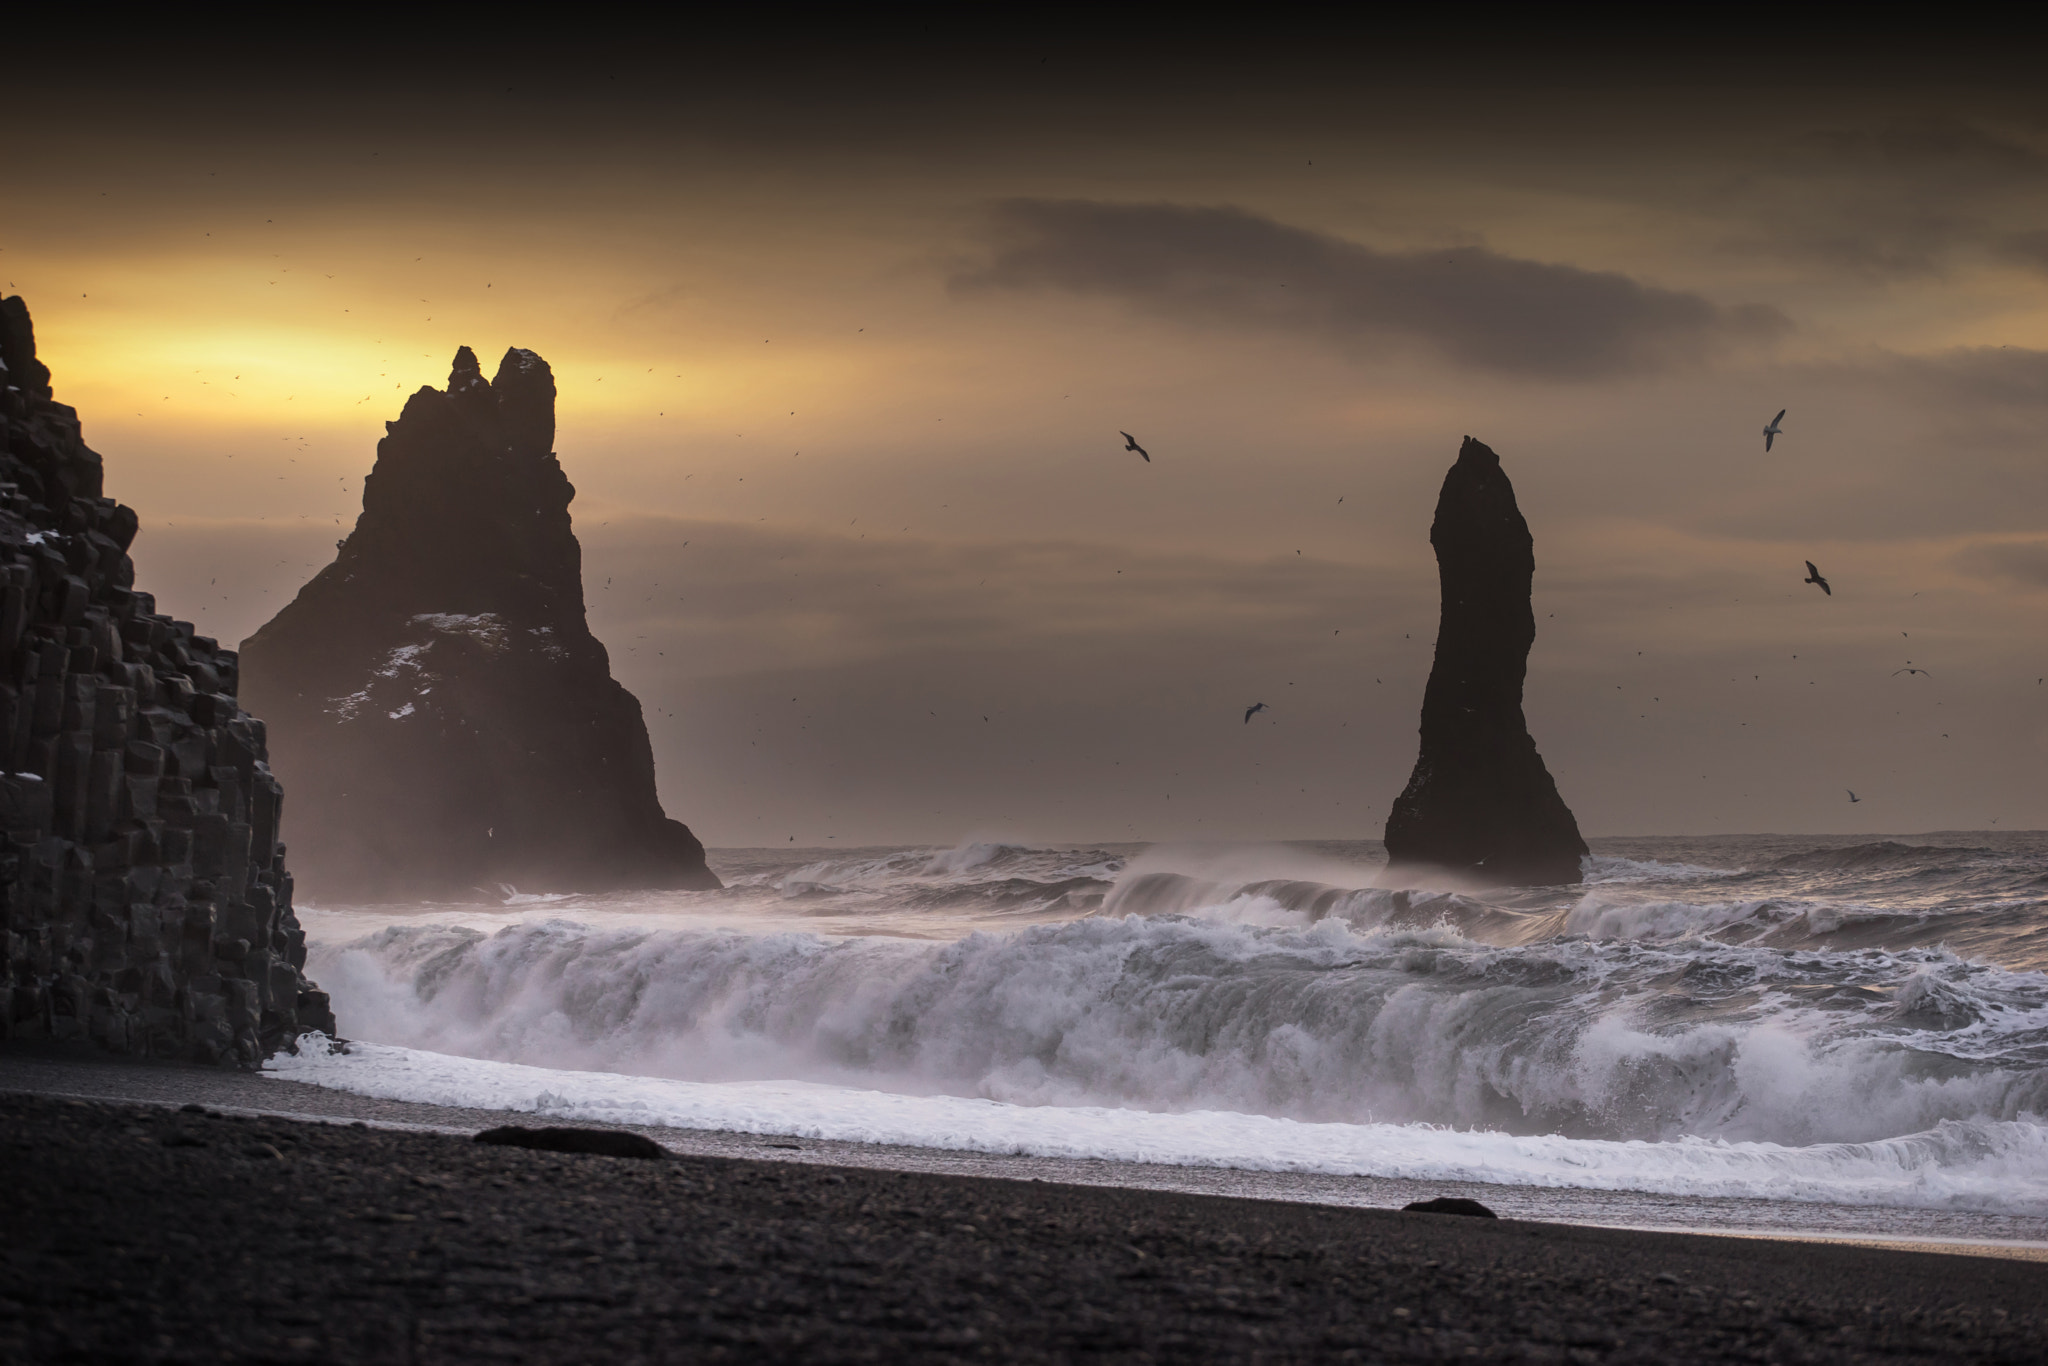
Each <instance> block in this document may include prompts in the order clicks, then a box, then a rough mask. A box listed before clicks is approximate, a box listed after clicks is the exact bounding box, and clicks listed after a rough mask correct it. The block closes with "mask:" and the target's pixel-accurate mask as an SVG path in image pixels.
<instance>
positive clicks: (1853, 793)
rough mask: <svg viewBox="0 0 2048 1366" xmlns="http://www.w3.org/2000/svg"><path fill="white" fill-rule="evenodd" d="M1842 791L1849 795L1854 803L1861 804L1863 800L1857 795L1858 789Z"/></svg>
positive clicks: (1850, 788)
mask: <svg viewBox="0 0 2048 1366" xmlns="http://www.w3.org/2000/svg"><path fill="white" fill-rule="evenodd" d="M1842 791H1844V792H1846V793H1848V794H1849V800H1850V801H1852V802H1860V801H1862V800H1863V799H1862V798H1861V797H1859V796H1857V795H1856V789H1854V788H1852V787H1845V788H1843V789H1842Z"/></svg>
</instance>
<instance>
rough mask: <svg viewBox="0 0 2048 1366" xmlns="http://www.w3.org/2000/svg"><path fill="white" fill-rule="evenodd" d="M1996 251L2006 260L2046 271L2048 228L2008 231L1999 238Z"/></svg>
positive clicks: (2047, 268) (2047, 267) (2047, 270)
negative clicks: (2030, 230) (2031, 230)
mask: <svg viewBox="0 0 2048 1366" xmlns="http://www.w3.org/2000/svg"><path fill="white" fill-rule="evenodd" d="M1997 251H1998V254H1999V255H2000V256H2002V257H2004V258H2005V259H2006V260H2008V261H2014V262H2017V263H2018V264H2020V265H2023V266H2032V267H2033V268H2034V269H2035V270H2038V271H2042V272H2044V273H2048V229H2039V230H2036V231H2034V232H2015V233H2008V234H2007V235H2006V236H2005V237H2003V238H2001V239H1999V242H1998V247H1997Z"/></svg>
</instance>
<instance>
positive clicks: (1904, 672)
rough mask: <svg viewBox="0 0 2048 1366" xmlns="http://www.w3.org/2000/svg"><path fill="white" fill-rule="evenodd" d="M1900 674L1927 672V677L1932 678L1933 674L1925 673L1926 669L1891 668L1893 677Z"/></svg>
mask: <svg viewBox="0 0 2048 1366" xmlns="http://www.w3.org/2000/svg"><path fill="white" fill-rule="evenodd" d="M1900 674H1927V676H1928V677H1929V678H1932V677H1934V675H1933V674H1929V673H1927V670H1925V669H1893V670H1892V677H1893V678H1897V677H1898V676H1899V675H1900Z"/></svg>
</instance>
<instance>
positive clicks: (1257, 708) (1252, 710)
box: [1244, 702, 1269, 726]
mask: <svg viewBox="0 0 2048 1366" xmlns="http://www.w3.org/2000/svg"><path fill="white" fill-rule="evenodd" d="M1266 710H1269V708H1268V707H1267V706H1266V704H1265V703H1264V702H1254V703H1252V705H1251V706H1249V707H1246V708H1245V711H1244V723H1245V724H1246V725H1247V726H1249V725H1250V724H1251V723H1252V718H1253V717H1254V716H1257V715H1258V714H1259V713H1260V712H1262V711H1266Z"/></svg>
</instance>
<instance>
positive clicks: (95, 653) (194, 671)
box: [0, 298, 334, 1064]
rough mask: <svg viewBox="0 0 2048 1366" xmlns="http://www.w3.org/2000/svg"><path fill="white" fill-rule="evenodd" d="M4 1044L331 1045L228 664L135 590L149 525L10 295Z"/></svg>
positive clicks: (166, 1053) (2, 596) (273, 812)
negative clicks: (321, 1040) (140, 543)
mask: <svg viewBox="0 0 2048 1366" xmlns="http://www.w3.org/2000/svg"><path fill="white" fill-rule="evenodd" d="M0 361H4V363H5V373H0V835H4V837H5V842H4V844H0V932H4V933H0V1038H7V1037H13V1038H26V1039H44V1040H57V1041H73V1042H77V1043H82V1044H83V1043H91V1044H97V1045H99V1046H100V1047H102V1048H106V1049H109V1050H112V1051H115V1052H119V1053H127V1054H131V1055H134V1056H138V1057H157V1058H171V1059H177V1060H188V1061H198V1062H216V1061H239V1062H241V1063H244V1064H250V1063H254V1062H255V1061H257V1060H258V1059H259V1058H261V1057H262V1056H264V1055H266V1054H268V1053H270V1052H272V1051H274V1050H275V1049H277V1048H278V1047H280V1046H286V1045H289V1044H290V1043H291V1041H292V1040H293V1039H294V1038H295V1037H297V1035H298V1034H299V1033H300V1032H301V1031H304V1030H311V1029H317V1030H321V1031H324V1032H326V1033H328V1034H330V1035H331V1034H332V1033H333V1031H334V1016H333V1014H332V1013H331V1012H330V1011H329V1010H328V1006H327V997H326V996H325V995H324V994H322V993H321V992H319V991H316V990H314V989H313V986H312V984H311V983H310V982H308V981H307V980H306V978H305V976H304V974H303V973H302V972H301V969H302V968H303V967H304V966H305V962H306V939H305V935H304V934H303V933H302V932H301V931H300V929H299V924H298V921H297V919H296V918H295V917H294V916H293V914H292V877H291V874H290V873H288V872H286V871H285V866H284V846H283V845H281V844H279V843H278V842H277V833H278V812H279V802H280V798H281V794H280V792H279V789H278V785H277V782H276V780H275V779H273V778H272V777H271V775H270V770H269V767H268V765H267V764H266V763H265V761H264V732H263V723H262V722H261V721H258V720H256V719H255V718H253V717H251V716H250V715H249V714H248V713H246V712H244V711H242V710H241V709H240V707H239V706H237V705H236V701H235V684H236V659H235V654H234V652H233V651H232V650H223V649H221V648H220V647H219V646H217V645H216V644H214V642H213V641H211V640H208V639H207V638H206V637H205V636H199V635H194V634H193V632H192V625H191V623H190V622H183V621H172V620H170V619H169V618H168V617H163V616H159V615H157V612H156V602H155V600H154V599H153V598H151V597H150V595H149V594H147V593H138V592H135V591H134V583H135V566H134V565H133V564H132V563H131V562H130V560H129V558H128V553H127V552H128V545H129V543H130V542H131V541H132V540H133V539H134V537H135V530H136V517H135V514H134V513H133V512H131V511H130V510H129V509H127V508H125V507H122V506H120V505H119V504H117V503H115V502H114V500H113V499H111V498H103V497H101V496H100V474H101V466H100V457H99V456H98V455H97V454H95V453H94V452H93V451H92V450H90V449H89V448H87V446H86V444H85V441H84V439H83V437H82V436H81V434H80V431H79V425H78V414H77V413H76V412H75V411H74V410H73V409H71V408H68V407H66V406H65V405H63V404H61V403H57V402H54V401H52V396H51V390H50V372H49V370H48V369H47V368H46V367H45V366H44V365H43V364H42V362H40V361H39V360H37V359H36V353H35V333H34V330H33V329H32V327H31V326H30V322H29V315H28V309H27V308H26V307H25V306H24V305H23V303H22V301H21V300H20V299H18V298H11V299H5V300H0Z"/></svg>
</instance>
